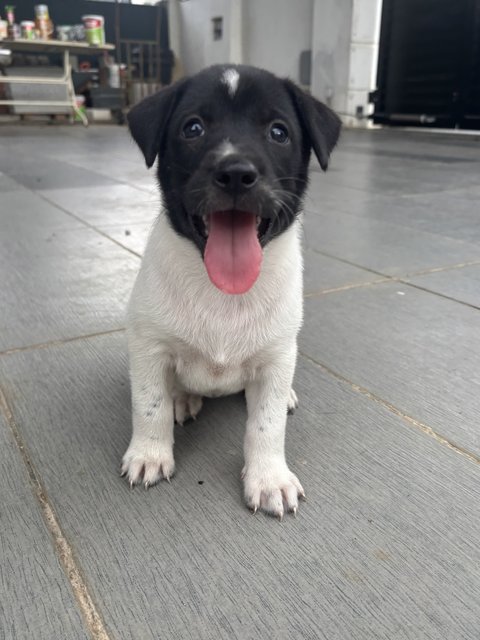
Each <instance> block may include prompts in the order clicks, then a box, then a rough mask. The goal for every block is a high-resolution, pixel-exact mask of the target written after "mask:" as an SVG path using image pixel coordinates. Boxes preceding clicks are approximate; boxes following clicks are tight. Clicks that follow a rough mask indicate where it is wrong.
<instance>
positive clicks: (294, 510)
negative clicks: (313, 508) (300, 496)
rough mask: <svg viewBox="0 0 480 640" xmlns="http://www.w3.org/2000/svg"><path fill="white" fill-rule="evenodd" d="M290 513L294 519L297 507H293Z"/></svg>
mask: <svg viewBox="0 0 480 640" xmlns="http://www.w3.org/2000/svg"><path fill="white" fill-rule="evenodd" d="M292 513H293V517H294V518H296V517H297V507H293V509H292Z"/></svg>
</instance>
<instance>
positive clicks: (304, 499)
mask: <svg viewBox="0 0 480 640" xmlns="http://www.w3.org/2000/svg"><path fill="white" fill-rule="evenodd" d="M300 498H301V499H302V500H303V501H304V502H306V501H307V497H306V495H305V494H304V493H301V494H300Z"/></svg>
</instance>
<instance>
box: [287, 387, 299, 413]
mask: <svg viewBox="0 0 480 640" xmlns="http://www.w3.org/2000/svg"><path fill="white" fill-rule="evenodd" d="M297 407H298V398H297V394H296V393H295V391H294V390H293V389H290V393H289V396H288V403H287V411H288V413H293V412H294V411H295V409H296V408H297Z"/></svg>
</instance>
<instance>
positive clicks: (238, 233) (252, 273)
mask: <svg viewBox="0 0 480 640" xmlns="http://www.w3.org/2000/svg"><path fill="white" fill-rule="evenodd" d="M209 222H210V225H209V233H208V239H207V246H206V249H205V267H206V268H207V272H208V276H209V278H210V280H211V281H212V282H213V284H214V285H215V286H216V287H217V288H218V289H220V290H221V291H223V292H224V293H245V292H246V291H248V290H249V289H250V288H251V287H252V286H253V284H254V282H255V280H256V279H257V278H258V274H259V273H260V265H261V264H262V248H261V246H260V243H259V241H258V237H257V224H256V216H255V214H253V213H245V212H244V211H218V212H216V213H212V214H211V215H210V221H209Z"/></svg>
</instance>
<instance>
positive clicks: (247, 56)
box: [243, 0, 313, 82]
mask: <svg viewBox="0 0 480 640" xmlns="http://www.w3.org/2000/svg"><path fill="white" fill-rule="evenodd" d="M312 16H313V0H243V61H244V63H245V64H253V65H255V66H258V67H263V68H265V69H268V70H269V71H273V73H276V74H277V75H279V76H281V77H287V76H288V77H289V78H291V79H292V80H295V81H297V82H299V80H300V76H299V69H300V53H301V51H304V50H307V49H311V47H312Z"/></svg>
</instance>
